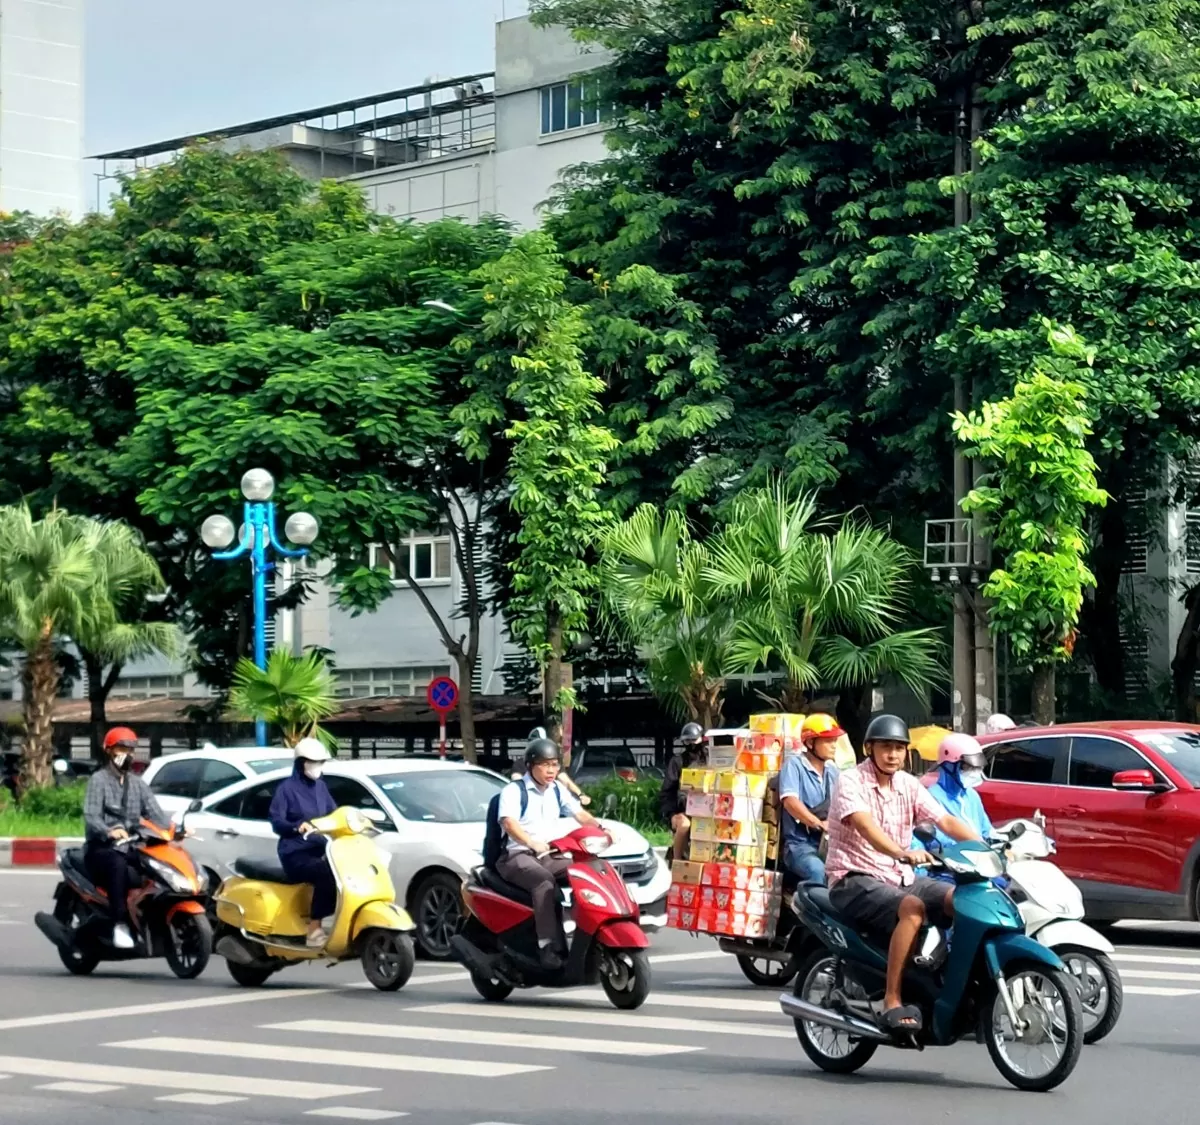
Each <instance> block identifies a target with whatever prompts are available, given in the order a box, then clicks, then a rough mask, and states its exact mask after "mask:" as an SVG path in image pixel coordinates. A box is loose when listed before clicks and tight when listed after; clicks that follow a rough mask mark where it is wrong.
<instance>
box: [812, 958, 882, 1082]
mask: <svg viewBox="0 0 1200 1125" xmlns="http://www.w3.org/2000/svg"><path fill="white" fill-rule="evenodd" d="M836 960H837V959H836V958H835V957H834V956H833V955H832V954H831V953H828V952H827V951H826V950H824V949H820V950H817V951H816V952H814V953H812V954H810V955H809V956H808V958H806V960H805V961H804V964H802V965H801V966H800V970H799V972H797V974H796V983H795V984H794V985H793V987H792V995H793V996H795V997H796V998H797V999H799V1000H808V1001H809V1003H814V1002H815V1001H814V1000H813V999H812V997H811V996H810V995H809V992H810V990H811V988H812V987H813V986H814V984H815V978H816V977H817V976H818V975H819V974H820V973H822V972H827V971H828V970H829V969H830V968H832V966H833V964H834V963H835V962H836ZM792 1023H793V1024H795V1027H796V1038H797V1039H799V1040H800V1046H801V1047H802V1048H803V1049H804V1053H805V1054H806V1055H807V1056H808V1057H809V1060H810V1061H811V1062H812V1063H813V1065H814V1066H816V1067H819V1068H820V1069H821V1070H823V1071H825V1072H826V1073H827V1074H853V1073H854V1072H855V1071H856V1070H861V1069H862V1068H863V1067H864V1066H866V1065H867V1063H869V1062H870V1061H871V1056H872V1055H874V1054H875V1051H876V1049H877V1048H878V1047H879V1044H878V1043H875V1042H873V1041H871V1040H869V1039H861V1040H858V1041H857V1042H855V1039H854V1038H853V1037H849V1038H848V1042H849V1043H854V1046H853V1047H851V1048H850V1050H849V1051H847V1052H846V1053H845V1054H843V1055H831V1054H828V1053H827V1052H825V1051H823V1050H822V1049H821V1046H820V1044H818V1043H817V1042H816V1041H815V1040H814V1039H813V1038H812V1034H811V1032H810V1031H809V1027H808V1024H807V1023H806V1022H805V1021H804V1020H792Z"/></svg>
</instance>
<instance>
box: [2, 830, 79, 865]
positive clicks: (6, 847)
mask: <svg viewBox="0 0 1200 1125" xmlns="http://www.w3.org/2000/svg"><path fill="white" fill-rule="evenodd" d="M81 847H83V837H82V836H58V837H55V836H28V837H25V836H3V837H0V869H3V868H5V867H53V866H54V865H55V864H56V863H57V862H58V857H59V856H60V855H62V853H63V852H64V851H66V850H67V849H68V848H81Z"/></svg>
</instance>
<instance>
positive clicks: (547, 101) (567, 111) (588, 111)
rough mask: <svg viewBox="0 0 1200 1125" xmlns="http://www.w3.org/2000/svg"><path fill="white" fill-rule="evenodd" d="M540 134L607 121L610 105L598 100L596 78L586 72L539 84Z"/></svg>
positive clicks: (580, 127)
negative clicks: (553, 82) (578, 76)
mask: <svg viewBox="0 0 1200 1125" xmlns="http://www.w3.org/2000/svg"><path fill="white" fill-rule="evenodd" d="M541 93H542V136H543V137H545V136H548V135H550V134H552V133H566V132H569V131H570V130H571V129H582V128H584V127H585V126H588V125H596V124H599V123H600V122H602V121H607V120H608V119H609V118H610V117H611V116H612V111H611V108H610V107H609V106H607V105H604V106H602V105H601V104H600V78H599V76H598V75H587V76H584V77H582V78H576V79H574V80H572V81H571V82H559V83H557V84H555V85H553V86H543V87H542V91H541Z"/></svg>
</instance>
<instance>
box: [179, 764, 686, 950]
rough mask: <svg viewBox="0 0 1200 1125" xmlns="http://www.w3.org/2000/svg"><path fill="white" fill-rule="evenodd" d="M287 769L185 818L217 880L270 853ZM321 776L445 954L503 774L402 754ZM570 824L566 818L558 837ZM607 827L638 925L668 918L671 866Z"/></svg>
mask: <svg viewBox="0 0 1200 1125" xmlns="http://www.w3.org/2000/svg"><path fill="white" fill-rule="evenodd" d="M290 772H291V771H290V770H277V771H275V772H273V773H270V774H265V775H263V776H261V777H256V778H253V779H251V780H248V781H243V782H239V783H238V784H236V785H231V786H229V787H228V788H226V789H223V790H221V791H220V792H219V793H213V794H212V795H210V796H208V797H206V798H204V799H203V801H202V807H201V809H200V811H198V812H194V813H191V814H189V816H188V818H187V826H188V828H190V829H192V830H193V831H194V832H195V833H196V835H195V836H194V837H193V838H191V839H189V840H188V841H187V845H186V846H187V848H188V850H189V851H190V852H191V853H192V856H193V858H194V859H195V860H196V862H197V863H199V864H201V865H203V866H204V867H207V868H209V869H210V871H211V872H212V873H213V874H214V875H215V876H216V881H219V880H220V879H222V878H224V877H225V876H226V875H228V874H229V873H230V869H231V865H232V863H233V861H234V860H236V859H240V858H242V857H245V858H248V859H257V860H274V859H275V856H276V845H277V844H278V842H279V841H278V837H277V836H276V835H275V833H274V832H273V831H272V830H271V824H270V822H269V821H268V819H267V811H268V809H269V808H270V806H271V798H272V797H273V796H274V794H275V788H276V786H278V785H279V783H280V782H281V781H282V780H283V779H284V778H286V777H287V776H289V774H290ZM324 776H325V781H326V784H328V786H329V791H330V793H331V794H332V795H333V799H334V800H335V801H336V802H337V803H338V805H339V806H341V805H350V806H352V807H354V808H359V809H364V810H366V811H367V814H368V816H370V817H371V819H372V820H374V821H375V823H376V825H377V826H378V827H379V828H380V829H381V830H382V832H381V834H380V835H379V836H378V837H377V838H376V842H377V843H378V844H379V846H380V847H382V848H383V849H384V850H385V851H387V852H388V853H389V854H390V855H391V857H392V859H391V875H392V881H393V882H394V883H395V885H396V897H397V901H400V902H402V903H404V905H405V906H406V907H407V908H408V910H409V912H410V913H411V914H412V916H413V921H414V922H415V923H416V927H417V932H416V939H417V943H418V945H420V947H421V948H422V950H423V951H424V952H425V954H426V955H427V956H429V957H432V958H436V959H439V960H444V959H446V958H448V957H449V955H450V938H451V937H452V936H453V935H454V934H455V933H456V932H457V930H458V928H459V926H460V925H461V924H462V895H461V888H462V881H463V879H464V878H465V877H466V875H467V874H468V872H470V871H471V869H472V868H475V867H478V866H479V865H480V864H481V863H482V862H483V855H482V850H483V834H484V825H485V821H486V818H487V807H488V804H489V802H490V801H491V799H492V797H493V796H494V795H495V793H496V791H497V790H499V789H500V788H502V787H503V786H504V785H505V784H506V781H505V779H504V778H503V777H500V776H499V775H498V774H495V773H492V772H491V771H490V770H485V769H481V768H479V767H478V766H472V765H468V764H467V763H465V762H441V761H437V760H430V759H423V760H405V759H403V758H390V759H389V758H383V759H372V760H370V761H348V762H344V761H337V760H336V759H335V760H334V761H331V762H328V763H326V766H325V775H324ZM573 825H574V822H573V821H571V822H567V823H565V824H564V825H563V830H564V833H565V832H566V831H569V830H570V827H572V826H573ZM604 827H605V828H606V829H607V830H608V831H609V833H610V834H611V835H612V838H613V843H612V846H611V847H610V848H609V849H608V850H607V851H606V852H605V853H604V858H605V859H607V860H608V861H609V862H610V863H612V865H613V866H614V867H615V868H616V869H617V870H618V871H619V872H620V874H621V876H622V877H623V878H624V880H625V883H626V885H627V886H628V888H629V893H630V895H631V896H632V897H633V899H634V901H635V902H636V903H637V904H638V906H639V907H640V908H641V912H642V919H641V920H642V925H643V926H644V927H646V928H647V929H657V928H659V927H660V926H662V925H663V924H664V923H665V921H666V917H665V915H666V895H667V890H668V889H669V887H670V884H671V872H670V869H669V868H668V867H667V865H666V864H665V863H664V862H663V861H662V859H661V858H659V856H658V855H657V854H656V853H655V851H654V849H653V848H651V846H650V845H649V844H648V843H647V841H646V839H645V837H644V836H642V835H641V833H639V832H637V831H636V830H635V829H633V828H631V827H630V826H629V825H627V824H622V823H621V822H619V821H612V820H608V819H606V820H605V821H604ZM216 881H214V886H215V885H216Z"/></svg>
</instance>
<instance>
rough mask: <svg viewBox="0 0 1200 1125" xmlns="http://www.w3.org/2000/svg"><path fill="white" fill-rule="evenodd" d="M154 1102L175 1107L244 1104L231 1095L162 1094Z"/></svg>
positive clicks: (243, 1099)
mask: <svg viewBox="0 0 1200 1125" xmlns="http://www.w3.org/2000/svg"><path fill="white" fill-rule="evenodd" d="M154 1100H155V1101H156V1102H173V1103H174V1104H176V1105H229V1104H231V1103H232V1102H244V1101H245V1100H246V1099H245V1098H241V1097H235V1096H234V1095H233V1094H199V1093H195V1092H192V1093H188V1094H163V1096H162V1097H160V1098H155V1099H154Z"/></svg>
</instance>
